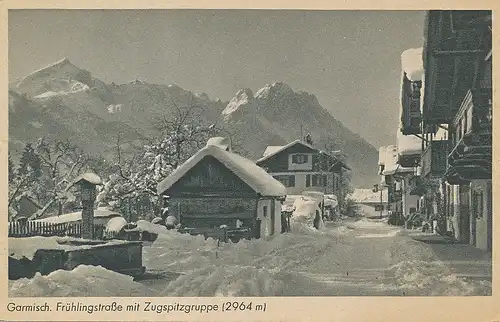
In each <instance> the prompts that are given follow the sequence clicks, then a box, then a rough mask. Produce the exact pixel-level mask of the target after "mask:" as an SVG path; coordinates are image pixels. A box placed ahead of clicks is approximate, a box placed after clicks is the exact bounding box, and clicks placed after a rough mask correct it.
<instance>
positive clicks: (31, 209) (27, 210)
mask: <svg viewBox="0 0 500 322" xmlns="http://www.w3.org/2000/svg"><path fill="white" fill-rule="evenodd" d="M42 208H43V207H42V206H41V205H39V204H38V203H37V202H36V201H34V200H33V199H32V198H30V197H28V196H22V197H21V198H20V199H19V202H18V206H17V215H16V216H15V217H14V220H20V219H27V218H29V217H31V216H32V215H33V214H34V213H36V212H37V211H38V210H40V209H42Z"/></svg>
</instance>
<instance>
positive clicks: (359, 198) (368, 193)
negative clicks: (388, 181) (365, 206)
mask: <svg viewBox="0 0 500 322" xmlns="http://www.w3.org/2000/svg"><path fill="white" fill-rule="evenodd" d="M350 198H351V199H353V200H354V201H356V202H359V203H362V202H370V203H372V202H374V203H377V202H380V192H373V190H372V189H354V191H353V192H352V193H351V195H350ZM382 201H383V202H387V190H384V191H382Z"/></svg>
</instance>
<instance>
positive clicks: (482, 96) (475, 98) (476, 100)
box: [447, 89, 492, 181]
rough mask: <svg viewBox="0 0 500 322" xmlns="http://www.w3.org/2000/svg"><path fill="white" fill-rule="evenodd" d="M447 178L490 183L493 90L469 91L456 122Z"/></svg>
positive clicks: (453, 127)
mask: <svg viewBox="0 0 500 322" xmlns="http://www.w3.org/2000/svg"><path fill="white" fill-rule="evenodd" d="M451 134H452V136H451V142H452V143H451V144H452V147H453V148H452V150H451V152H450V154H449V155H448V170H447V178H450V179H451V180H452V181H470V180H472V179H491V174H492V104H491V89H486V90H475V91H472V90H469V91H468V92H467V95H466V96H465V98H464V99H463V101H462V104H461V106H460V109H459V110H458V113H457V114H456V116H455V118H454V120H453V126H452V133H451Z"/></svg>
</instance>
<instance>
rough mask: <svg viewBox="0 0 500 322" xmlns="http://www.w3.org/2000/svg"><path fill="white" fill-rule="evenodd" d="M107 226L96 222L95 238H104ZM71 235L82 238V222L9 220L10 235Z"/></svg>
mask: <svg viewBox="0 0 500 322" xmlns="http://www.w3.org/2000/svg"><path fill="white" fill-rule="evenodd" d="M105 228H106V226H105V225H102V224H94V238H96V239H103V237H104V231H105ZM33 236H44V237H51V236H60V237H62V236H69V237H76V238H81V236H82V223H80V222H76V223H59V224H54V223H47V222H40V221H27V222H9V237H33Z"/></svg>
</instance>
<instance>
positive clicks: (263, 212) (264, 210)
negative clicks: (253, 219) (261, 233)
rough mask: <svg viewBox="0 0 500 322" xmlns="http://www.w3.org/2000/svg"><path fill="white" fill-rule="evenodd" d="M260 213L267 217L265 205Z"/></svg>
mask: <svg viewBox="0 0 500 322" xmlns="http://www.w3.org/2000/svg"><path fill="white" fill-rule="evenodd" d="M262 215H263V216H264V217H267V206H264V207H263V208H262Z"/></svg>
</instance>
